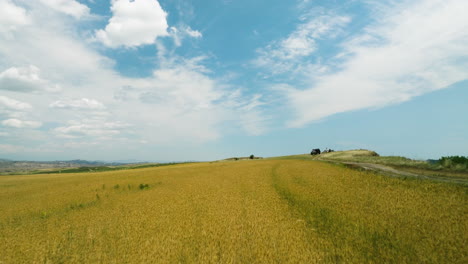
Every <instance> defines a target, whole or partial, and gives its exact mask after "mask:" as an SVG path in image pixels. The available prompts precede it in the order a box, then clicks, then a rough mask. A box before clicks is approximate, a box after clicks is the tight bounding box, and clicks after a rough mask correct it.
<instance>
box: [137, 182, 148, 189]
mask: <svg viewBox="0 0 468 264" xmlns="http://www.w3.org/2000/svg"><path fill="white" fill-rule="evenodd" d="M139 188H140V190H144V189H149V184H144V183H140V186H139Z"/></svg>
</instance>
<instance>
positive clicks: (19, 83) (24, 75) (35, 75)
mask: <svg viewBox="0 0 468 264" xmlns="http://www.w3.org/2000/svg"><path fill="white" fill-rule="evenodd" d="M40 72H41V71H40V69H39V68H38V67H36V66H34V65H29V66H27V67H11V68H9V69H6V70H5V71H3V72H1V73H0V90H9V91H14V92H34V91H49V92H52V91H58V90H60V87H59V86H58V85H51V84H50V83H49V82H48V81H47V80H44V79H42V78H41V76H40Z"/></svg>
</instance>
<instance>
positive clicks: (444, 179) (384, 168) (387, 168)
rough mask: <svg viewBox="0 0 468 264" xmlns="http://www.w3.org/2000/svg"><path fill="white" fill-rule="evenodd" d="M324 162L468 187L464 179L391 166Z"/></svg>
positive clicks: (467, 182) (467, 181)
mask: <svg viewBox="0 0 468 264" xmlns="http://www.w3.org/2000/svg"><path fill="white" fill-rule="evenodd" d="M324 161H330V162H333V163H341V164H345V165H347V166H348V167H351V168H353V167H354V168H356V167H358V168H362V169H365V170H372V171H377V172H380V173H383V174H385V175H389V176H400V177H401V176H403V177H417V178H422V179H429V180H436V181H442V182H451V183H460V184H466V185H468V180H466V179H463V178H447V177H442V176H429V175H421V174H416V173H412V172H408V171H403V170H398V169H395V168H392V167H390V166H385V165H382V164H375V163H361V162H337V161H335V160H334V161H331V160H324Z"/></svg>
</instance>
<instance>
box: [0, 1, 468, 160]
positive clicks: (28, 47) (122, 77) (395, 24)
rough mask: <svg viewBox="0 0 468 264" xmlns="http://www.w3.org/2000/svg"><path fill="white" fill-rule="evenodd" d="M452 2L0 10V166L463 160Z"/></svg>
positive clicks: (467, 34)
mask: <svg viewBox="0 0 468 264" xmlns="http://www.w3.org/2000/svg"><path fill="white" fill-rule="evenodd" d="M464 10H468V2H467V1H464V0H411V1H410V0H392V1H372V0H371V1H369V0H362V1H359V0H353V1H339V0H335V1H329V0H328V1H325V0H323V1H320V0H297V1H266V0H259V1H246V0H223V1H219V0H218V1H215V0H203V1H202V0H198V1H195V0H193V1H182V0H181V1H179V0H170V1H165V0H158V1H157V0H134V1H130V0H109V1H107V0H79V1H78V0H0V158H9V159H18V160H66V159H77V158H80V159H89V160H130V159H133V160H147V161H174V160H177V161H180V160H214V159H221V158H226V157H232V156H248V155H250V154H255V155H257V156H276V155H286V154H297V153H307V152H309V151H310V149H312V148H316V147H319V148H322V149H323V148H325V147H328V148H333V149H336V150H346V149H356V148H367V149H372V150H375V151H377V152H378V153H380V154H382V155H403V156H408V157H411V158H417V159H427V158H438V157H440V156H445V155H465V156H468V137H467V136H466V135H468V115H466V113H467V112H468V103H467V101H468V89H467V88H468V70H467V69H468V17H467V16H466V14H465V12H464Z"/></svg>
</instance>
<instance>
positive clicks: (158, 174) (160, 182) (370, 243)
mask: <svg viewBox="0 0 468 264" xmlns="http://www.w3.org/2000/svg"><path fill="white" fill-rule="evenodd" d="M467 193H468V192H467V187H466V186H461V185H450V184H446V183H437V182H431V181H422V180H414V179H401V178H391V177H387V176H380V175H378V174H375V173H370V172H361V171H356V170H351V169H348V168H345V167H340V166H337V165H331V164H327V163H324V162H319V161H306V160H274V159H271V160H255V161H237V162H213V163H193V164H182V165H174V166H166V167H157V168H146V169H135V170H125V171H111V172H101V173H78V174H49V175H24V176H1V177H0V263H2V264H6V263H467V262H468V256H467V253H468V217H467V216H468V214H467V213H468V205H467Z"/></svg>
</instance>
